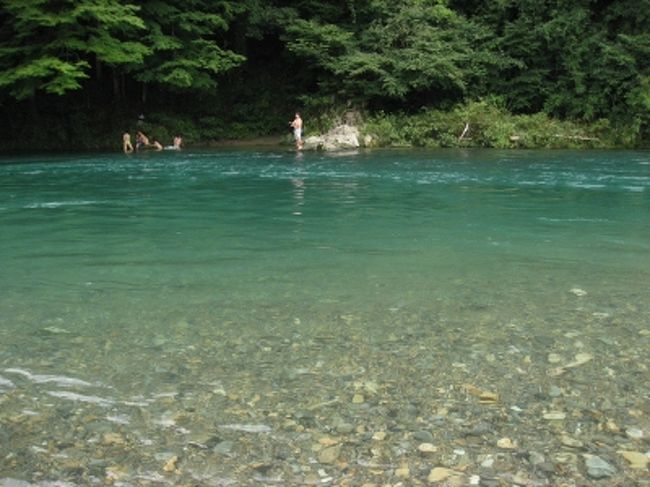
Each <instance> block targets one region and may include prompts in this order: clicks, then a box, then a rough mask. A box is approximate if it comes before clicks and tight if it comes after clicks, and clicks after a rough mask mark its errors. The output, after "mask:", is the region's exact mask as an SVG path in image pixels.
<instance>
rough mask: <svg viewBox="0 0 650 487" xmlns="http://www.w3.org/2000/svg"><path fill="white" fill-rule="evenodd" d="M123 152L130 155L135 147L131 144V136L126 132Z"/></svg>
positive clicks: (123, 140) (123, 139)
mask: <svg viewBox="0 0 650 487" xmlns="http://www.w3.org/2000/svg"><path fill="white" fill-rule="evenodd" d="M122 150H123V151H124V153H125V154H130V153H131V152H133V145H132V144H131V134H130V133H128V132H124V134H122Z"/></svg>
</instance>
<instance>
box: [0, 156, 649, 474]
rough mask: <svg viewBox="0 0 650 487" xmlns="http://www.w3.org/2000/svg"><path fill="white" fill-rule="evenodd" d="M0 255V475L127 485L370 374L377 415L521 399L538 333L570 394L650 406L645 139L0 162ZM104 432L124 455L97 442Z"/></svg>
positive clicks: (352, 386) (538, 355) (347, 392)
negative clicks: (95, 461)
mask: <svg viewBox="0 0 650 487" xmlns="http://www.w3.org/2000/svg"><path fill="white" fill-rule="evenodd" d="M0 269H1V270H0V290H1V292H0V421H2V422H1V423H0V424H1V425H2V430H1V431H2V438H0V479H2V477H3V475H4V476H5V477H7V478H9V477H11V478H22V479H25V480H31V481H36V480H38V478H36V477H34V471H38V472H40V475H42V478H46V479H47V478H49V479H68V480H70V481H73V482H77V483H81V484H84V483H85V482H87V481H88V479H89V478H99V479H103V478H104V477H105V476H109V474H110V472H111V471H110V468H112V467H111V465H113V464H116V465H119V466H120V467H121V468H123V470H124V471H125V472H126V473H124V474H123V476H124V477H123V478H124V479H126V480H133V479H134V478H136V473H135V472H136V470H137V471H138V472H139V474H142V471H143V470H146V468H145V467H144V465H147V464H148V463H147V462H150V465H151V470H152V471H158V472H160V469H161V465H162V464H164V463H165V462H164V461H163V460H161V458H162V457H164V456H165V455H166V454H171V453H173V452H177V451H180V450H181V449H182V448H184V447H185V448H186V447H187V442H188V435H189V436H191V435H193V434H198V433H199V432H201V431H203V430H205V429H206V428H208V429H209V428H214V427H215V425H217V426H218V425H220V424H233V423H237V424H239V423H251V422H252V423H265V424H269V423H273V422H275V423H278V425H277V428H278V429H282V427H281V426H280V423H282V421H285V420H286V419H287V418H291V417H294V416H295V415H296V411H297V410H299V409H300V408H309V407H311V406H312V405H313V404H318V403H320V402H328V401H338V403H340V404H345V405H346V406H345V407H346V408H347V404H348V403H350V401H351V396H352V395H353V394H354V392H355V391H357V390H358V389H363V387H365V386H363V384H368V383H372V384H376V385H377V384H378V387H379V388H380V389H381V388H382V387H383V386H385V387H388V385H391V387H398V386H397V385H396V384H400V383H404V386H403V389H401V392H400V394H399V398H397V397H394V396H393V395H391V393H389V392H387V390H386V391H384V392H385V394H386V395H387V396H386V397H388V398H389V399H386V397H384V399H385V400H388V401H391V400H394V401H395V402H396V405H395V407H396V408H397V409H398V410H401V409H400V408H401V407H402V406H405V405H407V404H412V403H415V404H418V407H420V408H428V409H431V408H433V404H434V403H436V400H437V399H436V398H435V397H434V396H430V397H429V396H426V392H424V390H426V389H427V388H428V389H430V390H432V391H433V390H436V389H439V388H441V387H442V388H445V387H447V388H449V390H450V391H451V390H456V389H454V387H455V385H456V386H457V385H459V384H460V383H461V382H471V383H475V384H476V385H477V386H479V387H483V388H485V389H491V390H498V391H499V393H500V395H501V396H505V397H510V398H511V401H512V404H520V406H519V407H522V408H524V405H522V404H521V401H523V402H525V398H529V399H530V400H531V401H532V397H533V394H534V393H535V391H537V392H539V391H540V390H543V389H544V388H546V387H547V386H549V384H552V383H553V380H552V379H549V378H548V374H547V369H548V368H549V367H550V366H549V363H548V360H547V356H548V354H549V353H551V352H553V353H555V352H557V353H558V354H559V355H560V356H561V357H562V358H563V362H560V363H559V365H563V364H564V363H569V362H571V360H572V359H573V357H574V355H575V354H576V353H579V352H585V353H589V354H590V355H591V356H593V357H594V358H593V360H592V361H591V362H590V363H589V364H587V365H584V366H580V367H577V368H576V373H585V374H587V373H588V374H590V375H589V376H588V377H585V378H583V382H581V383H582V384H583V386H584V387H585V392H584V394H585V395H587V394H588V392H587V390H589V389H592V388H594V387H595V388H599V387H603V388H608V390H610V392H611V394H612V396H616V397H620V398H622V399H620V400H621V401H622V403H621V406H620V410H621V413H620V414H624V413H623V411H624V410H629V409H630V408H633V407H639V401H640V402H643V400H644V399H645V402H646V403H647V398H648V385H647V382H648V381H647V379H648V373H647V367H646V366H647V363H646V364H645V365H644V360H642V359H641V358H642V357H644V354H645V353H646V352H647V340H648V334H647V331H648V328H649V323H650V302H649V301H648V296H650V154H648V153H647V152H545V151H540V152H518V151H509V152H498V151H433V152H429V151H427V152H424V151H423V152H419V151H404V152H400V151H378V152H370V153H360V154H347V155H339V156H329V155H321V154H298V155H295V154H294V153H289V152H286V153H285V152H272V151H258V152H256V151H219V152H191V151H185V152H181V153H173V154H170V153H158V154H147V155H144V156H135V157H126V156H123V155H122V154H119V155H117V154H110V155H73V156H51V157H50V156H45V157H15V158H8V157H5V158H2V159H0ZM635 357H636V359H639V360H638V361H635V360H636V359H635ZM517 367H519V368H521V367H524V368H528V369H530V374H532V375H529V376H523V375H521V374H518V373H517V372H516V369H517ZM534 368H539V370H538V371H533V369H534ZM528 369H527V370H528ZM605 370H612V371H614V372H613V373H614V376H612V375H609V376H607V375H606V374H605V372H604V371H605ZM583 371H584V372H583ZM571 373H573V372H571ZM563 377H564V376H562V379H558V380H564V379H563ZM644 377H645V380H642V379H643V378H644ZM613 378H615V379H616V380H614V379H613ZM72 379H74V380H80V381H84V382H85V383H88V384H75V383H69V382H66V380H68V381H69V380H72ZM73 382H74V381H73ZM360 384H361V385H360ZM408 384H410V386H408ZM373 387H374V386H372V387H366V398H365V400H366V402H365V404H366V405H372V404H373V402H372V400H371V399H369V397H375V398H376V400H377V401H379V399H378V398H377V394H379V393H378V392H377V391H376V390H375V391H374V392H373V391H372V390H370V389H372V388H373ZM399 387H401V386H399ZM375 389H376V388H375ZM422 394H424V396H422ZM379 395H381V394H379ZM446 397H447V398H449V397H450V396H449V395H447V396H446ZM169 398H174V399H173V400H171V399H169ZM390 398H392V399H390ZM438 399H440V398H438ZM588 400H589V399H587V398H586V396H585V401H588ZM518 401H519V402H518ZM379 402H381V401H379ZM427 403H430V404H429V406H425V405H426V404H427ZM592 405H593V403H592ZM547 406H548V404H547ZM555 406H557V404H555ZM646 406H647V404H646ZM532 407H533V406H531V408H532ZM585 407H586V406H585ZM61 408H63V411H64V412H63V413H62V412H61V410H62V409H61ZM342 408H343V406H341V408H337V406H336V405H334V406H331V407H330V409H331V411H330V412H331V415H332V417H339V416H343V417H347V416H346V415H347V414H348V413H347V412H346V411H347V409H344V408H343V409H342ZM613 408H614V409H617V408H616V406H613ZM434 410H435V408H434ZM179 411H180V412H179ZM242 411H245V412H242ZM269 411H276V412H278V414H279V416H278V417H276V416H274V415H272V414H270V413H269ZM179 414H180V415H185V416H183V418H184V420H181V419H179V416H178V415H179ZM360 414H361V413H360ZM190 416H191V419H188V417H190ZM20 418H22V419H20ZM88 418H91V419H88ZM115 418H118V419H115ZM161 418H163V420H161ZM165 418H166V419H165ZM170 418H173V419H170ZM322 421H325V420H324V419H323V420H322ZM364 421H365V422H366V426H368V424H369V423H372V420H371V419H368V418H366V419H365V420H364ZM405 421H406V420H405ZM619 421H620V422H621V423H626V422H627V423H630V421H631V420H630V418H629V417H625V418H619ZM172 425H173V426H172ZM206 425H207V426H206ZM637 426H639V425H637ZM272 427H273V428H274V431H275V427H276V426H275V425H272ZM404 427H405V428H408V427H407V426H404ZM640 427H641V426H640ZM170 428H171V429H170ZM179 428H181V429H182V431H180V432H179ZM115 429H118V430H119V431H121V434H122V435H123V436H124V437H126V438H128V439H129V440H128V442H129V443H128V444H129V445H131V446H133V445H139V446H138V447H139V448H140V449H141V450H142V451H141V453H139V454H137V455H136V454H135V453H133V450H132V449H130V450H129V451H128V452H126V451H125V452H121V453H119V454H118V453H115V454H114V455H115V457H114V458H112V457H111V455H113V454H112V453H110V452H108V453H107V452H106V451H103V450H102V452H101V455H100V454H99V453H97V451H96V450H97V449H101V448H108V447H106V445H104V446H102V445H103V443H102V438H103V436H102V435H105V434H106V432H107V431H114V430H115ZM125 429H126V430H128V432H126V431H124V430H125ZM283 431H284V430H283ZM61 437H64V438H67V439H66V440H65V441H63V442H62V443H61V441H60V440H59V438H61ZM145 440H146V441H145ZM275 440H277V442H280V443H282V441H287V440H286V438H285V440H282V439H281V438H275ZM131 441H132V443H131ZM269 441H270V440H269ZM57 442H58V443H57ZM60 443H61V444H60ZM77 443H79V444H77ZM88 445H94V446H88ZM113 446H114V445H113ZM242 448H243V447H242ZM93 449H94V450H93ZM71 450H74V451H71ZM91 450H92V451H91ZM56 454H59V455H63V457H65V458H67V459H68V460H69V459H70V458H73V459H75V460H76V461H78V463H79V464H81V465H82V466H81V467H77V468H76V469H72V470H70V471H69V470H66V468H64V467H61V461H60V457H59V460H57V461H55V460H52V456H53V455H54V457H56ZM98 456H103V457H104V459H106V457H108V460H103V461H104V462H106V463H107V465H103V464H102V465H103V466H102V468H101V469H100V470H101V472H99V473H98V472H97V471H95V470H97V469H95V470H93V468H91V467H90V466H88V465H90V463H92V462H90V460H88V459H87V457H88V458H95V457H98ZM234 456H236V455H234ZM186 457H187V455H186ZM240 460H241V457H240ZM285 460H286V459H285ZM393 460H394V459H393ZM247 461H248V460H247ZM251 461H252V460H251ZM89 462H90V463H89ZM287 462H288V463H292V462H293V464H294V466H295V465H300V464H301V460H300V458H292V459H290V461H289V460H286V461H285V462H284V463H287ZM64 463H65V462H64ZM208 463H209V462H208ZM243 463H246V462H243ZM306 463H307V464H308V463H309V462H306ZM198 464H199V463H198V461H197V465H198ZM129 466H130V467H129ZM192 468H194V470H192ZM198 468H199V467H191V461H190V460H189V459H188V458H186V464H185V468H184V469H181V471H180V472H177V475H179V476H182V475H190V473H189V472H194V473H193V474H192V475H195V476H196V470H197V469H198ZM201 468H203V467H201ZM215 468H216V467H215ZM224 468H225V467H224ZM102 469H103V470H102ZM233 469H234V467H232V466H231V467H230V468H229V469H226V471H225V472H220V475H230V476H231V477H234V476H235V474H234V473H233V472H234V470H233ZM278 469H279V470H281V467H279V466H278ZM296 470H299V468H298V467H295V468H293V471H294V474H296V475H297V473H295V471H296ZM213 473H214V472H213ZM165 475H166V474H165ZM214 475H217V474H216V473H214ZM251 475H252V474H251ZM278 475H280V476H284V477H283V478H284V479H285V481H287V476H288V475H289V474H287V473H286V472H285V473H284V474H280V473H279V474H278ZM84 479H85V480H84Z"/></svg>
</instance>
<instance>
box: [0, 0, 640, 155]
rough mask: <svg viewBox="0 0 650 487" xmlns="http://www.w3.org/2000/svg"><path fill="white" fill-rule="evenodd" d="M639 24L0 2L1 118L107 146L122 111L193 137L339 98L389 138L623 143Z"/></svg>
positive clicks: (554, 6) (89, 0)
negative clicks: (361, 113) (17, 115)
mask: <svg viewBox="0 0 650 487" xmlns="http://www.w3.org/2000/svg"><path fill="white" fill-rule="evenodd" d="M648 25H650V0H636V1H634V2H633V1H631V0H621V1H616V2H611V1H610V2H605V1H598V2H596V1H594V0H577V1H575V2H566V1H565V0H547V1H543V2H540V1H534V0H489V1H488V0H337V1H333V2H322V1H319V0H299V1H289V0H138V1H135V0H2V2H0V104H2V105H3V115H2V116H3V117H4V120H3V122H4V123H3V126H9V125H11V127H10V128H9V129H7V131H6V133H5V137H7V138H8V139H9V140H10V141H14V140H30V141H33V140H34V139H33V138H32V137H25V134H28V133H29V129H33V130H34V131H38V132H39V135H38V138H37V140H38V141H39V142H38V143H43V144H45V142H44V140H45V139H44V138H47V137H63V138H64V139H67V142H68V143H69V142H70V141H74V142H75V143H77V142H78V140H84V141H88V142H87V143H88V144H89V145H92V144H96V143H98V142H97V141H101V140H109V139H110V145H111V146H112V145H113V143H114V142H113V134H114V131H115V130H116V127H118V126H120V125H122V124H123V121H124V120H135V119H136V117H137V115H138V114H139V113H146V114H147V120H148V123H152V124H154V126H152V127H151V128H152V130H154V131H155V132H161V133H162V131H164V130H168V131H169V133H172V132H174V131H176V130H177V128H176V127H177V126H178V127H179V128H180V129H181V130H180V131H182V132H184V133H185V134H186V136H187V137H188V140H189V139H192V140H196V141H199V140H207V139H220V138H233V137H250V136H252V135H266V134H281V133H285V134H286V133H287V132H285V130H286V122H287V117H290V116H291V113H292V112H293V110H299V111H301V112H303V114H304V115H305V119H306V121H307V123H306V127H307V130H308V131H309V132H311V133H315V132H323V131H325V130H327V128H329V127H330V126H331V124H333V123H335V121H336V118H337V114H338V113H340V111H341V107H346V108H350V107H355V108H357V109H363V110H365V111H366V113H373V111H374V112H375V113H383V114H381V115H375V116H372V115H371V116H369V119H368V126H367V130H369V131H374V132H376V134H378V135H379V140H381V141H382V143H385V144H389V145H415V146H441V147H450V146H467V145H471V146H477V147H559V146H561V147H566V146H579V147H584V146H590V147H592V146H607V147H612V146H626V147H632V146H640V145H643V144H648V143H649V141H650V33H648V29H647V26H648ZM23 100H24V102H23ZM16 112H20V113H21V116H20V117H16V116H13V117H12V119H11V124H9V123H8V118H9V117H10V115H12V114H15V113H16ZM54 114H57V115H54ZM53 117H54V118H56V117H58V118H57V120H58V126H57V127H56V129H55V128H53V127H50V126H49V125H48V124H54V125H57V122H56V121H53ZM156 119H159V120H156ZM21 124H22V125H21ZM14 125H15V126H16V127H15V128H14ZM466 126H467V127H468V129H467V133H466V134H465V135H464V136H463V137H462V138H461V137H460V134H461V133H462V132H463V130H464V128H465V127H466ZM82 127H83V128H82ZM48 134H49V135H48ZM102 134H109V135H107V136H105V137H103V136H102ZM11 143H13V142H11ZM84 143H86V142H84ZM56 144H61V145H66V140H63V141H58V140H52V141H50V145H52V146H54V145H56Z"/></svg>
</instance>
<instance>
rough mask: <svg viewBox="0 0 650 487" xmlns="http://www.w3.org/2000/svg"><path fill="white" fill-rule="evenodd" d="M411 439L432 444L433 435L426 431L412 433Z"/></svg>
mask: <svg viewBox="0 0 650 487" xmlns="http://www.w3.org/2000/svg"><path fill="white" fill-rule="evenodd" d="M413 438H415V439H416V440H418V441H421V442H422V443H433V441H434V440H433V435H432V434H431V433H430V432H428V431H426V430H419V431H416V432H415V433H413Z"/></svg>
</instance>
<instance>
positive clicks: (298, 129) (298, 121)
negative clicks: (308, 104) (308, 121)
mask: <svg viewBox="0 0 650 487" xmlns="http://www.w3.org/2000/svg"><path fill="white" fill-rule="evenodd" d="M289 125H290V126H291V127H293V138H294V139H295V141H296V149H298V150H300V149H302V145H303V143H302V118H300V114H299V113H298V112H296V116H295V118H294V119H293V121H292V122H289Z"/></svg>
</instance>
